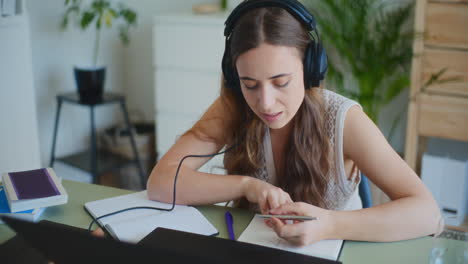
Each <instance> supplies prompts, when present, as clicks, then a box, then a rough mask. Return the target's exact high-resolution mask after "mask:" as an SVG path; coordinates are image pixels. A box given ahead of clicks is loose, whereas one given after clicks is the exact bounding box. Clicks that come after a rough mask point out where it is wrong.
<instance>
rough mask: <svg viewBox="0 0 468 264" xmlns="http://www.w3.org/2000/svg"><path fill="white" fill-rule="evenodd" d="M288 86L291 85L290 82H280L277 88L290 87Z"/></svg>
mask: <svg viewBox="0 0 468 264" xmlns="http://www.w3.org/2000/svg"><path fill="white" fill-rule="evenodd" d="M288 84H289V81H287V82H278V83H276V86H277V87H286V86H288Z"/></svg>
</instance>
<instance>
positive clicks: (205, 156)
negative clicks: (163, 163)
mask: <svg viewBox="0 0 468 264" xmlns="http://www.w3.org/2000/svg"><path fill="white" fill-rule="evenodd" d="M237 145H238V144H234V145H232V146H231V147H229V148H227V149H225V150H223V151H221V152H217V153H213V154H206V155H187V156H184V157H183V158H182V159H181V160H180V162H179V165H178V166H177V170H176V174H175V177H174V185H173V192H172V206H171V208H160V207H151V206H136V207H129V208H125V209H121V210H118V211H114V212H111V213H108V214H105V215H101V216H99V217H96V218H94V219H93V220H92V221H91V223H90V224H89V227H88V231H89V232H91V227H92V226H93V224H94V223H95V222H97V221H98V220H100V219H102V218H105V217H108V216H112V215H116V214H120V213H123V212H126V211H130V210H138V209H152V210H159V211H166V212H170V211H172V210H174V208H175V203H176V185H177V177H178V176H179V171H180V168H181V167H182V162H184V160H185V159H187V158H209V157H214V156H217V155H221V154H224V153H226V152H228V151H230V150H231V149H233V148H235V147H237Z"/></svg>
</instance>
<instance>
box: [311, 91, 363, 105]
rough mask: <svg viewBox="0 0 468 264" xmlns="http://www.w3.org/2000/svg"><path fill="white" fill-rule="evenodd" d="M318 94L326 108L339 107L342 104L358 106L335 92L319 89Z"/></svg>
mask: <svg viewBox="0 0 468 264" xmlns="http://www.w3.org/2000/svg"><path fill="white" fill-rule="evenodd" d="M320 92H321V94H322V97H323V101H324V103H325V106H326V107H334V106H341V105H343V104H358V103H357V102H356V101H354V100H352V99H349V98H347V97H345V96H343V95H341V94H338V93H337V92H335V91H331V90H327V89H320Z"/></svg>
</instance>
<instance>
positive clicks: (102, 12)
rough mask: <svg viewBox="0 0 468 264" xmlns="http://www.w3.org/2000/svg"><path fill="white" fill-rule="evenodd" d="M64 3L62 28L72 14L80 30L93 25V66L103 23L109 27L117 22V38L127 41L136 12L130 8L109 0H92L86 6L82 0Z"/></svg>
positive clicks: (134, 22)
mask: <svg viewBox="0 0 468 264" xmlns="http://www.w3.org/2000/svg"><path fill="white" fill-rule="evenodd" d="M88 2H89V1H88ZM88 2H86V3H88ZM64 4H65V13H64V14H63V17H62V21H61V24H60V26H61V28H62V29H63V30H65V29H66V28H67V27H68V25H69V22H70V18H71V17H72V16H76V17H77V18H78V21H79V22H78V24H79V27H80V28H81V29H82V30H86V29H87V28H88V27H90V26H91V25H94V28H95V30H96V37H95V41H94V52H93V64H94V66H96V65H97V60H98V57H99V44H100V36H101V30H102V28H103V25H105V26H106V27H107V28H111V27H112V26H113V25H114V24H115V22H119V29H118V30H119V38H120V40H121V41H122V43H123V44H128V43H129V41H130V37H129V32H130V28H131V27H132V26H135V25H136V24H137V13H136V12H135V11H133V10H132V9H130V8H128V7H126V6H125V5H123V4H121V3H119V4H116V3H115V2H114V1H110V0H92V1H91V2H90V3H89V4H88V5H86V6H85V4H84V2H83V1H82V0H65V1H64ZM114 5H115V6H114Z"/></svg>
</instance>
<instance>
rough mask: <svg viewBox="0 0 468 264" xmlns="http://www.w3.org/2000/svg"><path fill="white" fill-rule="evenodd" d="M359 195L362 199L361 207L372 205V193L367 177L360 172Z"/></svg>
mask: <svg viewBox="0 0 468 264" xmlns="http://www.w3.org/2000/svg"><path fill="white" fill-rule="evenodd" d="M359 196H360V197H361V201H362V208H369V207H371V206H372V195H371V190H370V185H369V179H367V177H366V176H364V174H362V173H361V182H360V183H359Z"/></svg>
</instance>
